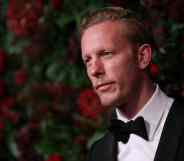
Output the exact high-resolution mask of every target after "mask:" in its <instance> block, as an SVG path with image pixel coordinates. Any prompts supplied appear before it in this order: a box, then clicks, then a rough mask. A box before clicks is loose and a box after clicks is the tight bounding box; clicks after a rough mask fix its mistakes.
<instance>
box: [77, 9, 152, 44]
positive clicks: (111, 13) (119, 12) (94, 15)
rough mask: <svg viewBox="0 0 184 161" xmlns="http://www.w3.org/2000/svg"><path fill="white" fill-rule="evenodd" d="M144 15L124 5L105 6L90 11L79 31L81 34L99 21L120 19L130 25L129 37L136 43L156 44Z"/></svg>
mask: <svg viewBox="0 0 184 161" xmlns="http://www.w3.org/2000/svg"><path fill="white" fill-rule="evenodd" d="M143 19H144V17H141V14H138V13H136V12H133V11H132V10H130V9H125V8H122V7H104V8H101V9H98V10H95V11H89V12H88V13H87V14H86V15H85V16H84V17H83V19H82V21H81V24H80V28H79V30H80V31H79V32H80V36H82V34H83V33H84V31H85V30H86V29H87V28H89V27H91V26H93V25H95V24H98V23H102V22H104V21H119V22H123V23H124V24H126V25H127V26H128V27H127V28H128V31H129V32H128V33H127V35H128V39H129V40H130V41H132V42H134V43H139V44H143V43H149V44H150V45H154V46H155V43H154V39H153V35H152V32H151V30H150V28H149V29H148V28H146V26H145V24H144V20H143Z"/></svg>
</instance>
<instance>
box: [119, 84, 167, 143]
mask: <svg viewBox="0 0 184 161" xmlns="http://www.w3.org/2000/svg"><path fill="white" fill-rule="evenodd" d="M168 101H170V98H169V97H168V96H166V95H165V94H164V93H163V92H162V90H161V89H160V88H159V86H158V85H156V89H155V91H154V93H153V95H152V96H151V98H150V99H149V100H148V101H147V103H146V104H145V105H144V107H143V108H142V110H141V111H140V112H139V113H138V114H137V115H136V116H135V117H134V118H133V119H132V120H134V119H135V118H137V117H138V116H143V117H144V120H145V124H146V129H147V132H148V138H149V140H152V139H153V137H154V134H155V133H156V130H157V129H158V127H159V125H160V122H161V120H162V117H163V114H164V111H165V109H166V108H169V107H168ZM116 113H117V117H118V119H120V120H122V121H124V122H127V121H128V119H127V118H126V117H125V116H124V115H122V114H121V113H120V111H119V110H118V108H116Z"/></svg>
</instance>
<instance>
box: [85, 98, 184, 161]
mask: <svg viewBox="0 0 184 161" xmlns="http://www.w3.org/2000/svg"><path fill="white" fill-rule="evenodd" d="M88 161H117V143H116V142H115V139H114V137H113V135H112V133H110V132H109V131H108V132H107V133H106V134H105V135H104V137H102V138H101V139H100V140H98V141H97V142H95V143H94V144H93V145H92V147H91V149H90V151H89V155H88ZM154 161H184V103H183V102H181V101H174V103H173V105H172V107H171V109H170V111H169V114H168V116H167V119H166V122H165V125H164V128H163V131H162V134H161V138H160V142H159V145H158V148H157V151H156V155H155V159H154Z"/></svg>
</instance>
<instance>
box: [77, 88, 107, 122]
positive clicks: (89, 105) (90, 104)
mask: <svg viewBox="0 0 184 161" xmlns="http://www.w3.org/2000/svg"><path fill="white" fill-rule="evenodd" d="M78 105H79V112H80V113H81V115H83V116H85V117H87V118H90V119H93V120H96V119H97V118H98V116H99V114H100V113H101V112H102V111H103V110H104V109H103V107H102V105H101V103H100V100H99V98H98V96H97V95H96V94H95V93H94V91H93V90H92V89H86V90H84V91H82V92H81V93H80V96H79V100H78Z"/></svg>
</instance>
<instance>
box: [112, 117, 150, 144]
mask: <svg viewBox="0 0 184 161" xmlns="http://www.w3.org/2000/svg"><path fill="white" fill-rule="evenodd" d="M109 130H110V131H111V132H112V133H113V134H114V136H115V139H116V141H122V142H123V143H127V142H128V139H129V136H130V134H131V133H133V134H136V135H138V136H141V137H142V138H144V139H145V140H148V135H147V131H146V126H145V122H144V118H143V117H138V118H137V119H135V120H134V121H133V120H131V121H129V122H127V123H124V122H123V121H121V120H117V119H113V120H111V125H110V127H109Z"/></svg>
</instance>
